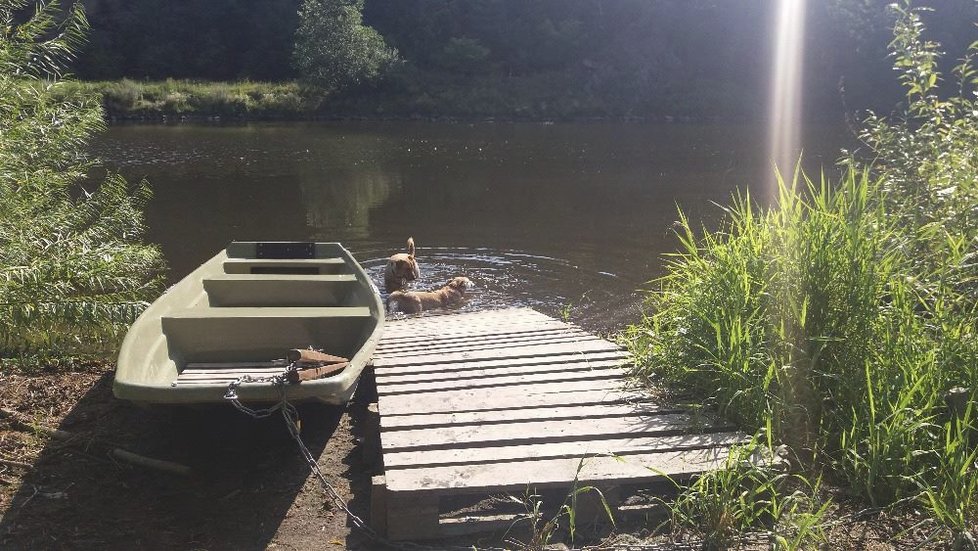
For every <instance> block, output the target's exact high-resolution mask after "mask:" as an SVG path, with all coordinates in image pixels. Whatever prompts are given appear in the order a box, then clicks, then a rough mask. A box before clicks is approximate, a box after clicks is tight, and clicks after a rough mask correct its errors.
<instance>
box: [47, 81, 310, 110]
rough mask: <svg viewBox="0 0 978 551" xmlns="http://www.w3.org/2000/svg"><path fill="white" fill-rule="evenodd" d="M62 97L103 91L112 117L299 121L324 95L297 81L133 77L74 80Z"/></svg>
mask: <svg viewBox="0 0 978 551" xmlns="http://www.w3.org/2000/svg"><path fill="white" fill-rule="evenodd" d="M60 93H61V94H62V95H61V97H63V98H67V97H70V96H72V95H77V94H81V95H98V94H101V95H102V105H103V107H104V110H105V114H106V116H107V117H109V118H110V119H160V118H173V119H179V118H180V117H194V118H206V117H222V118H224V117H226V118H232V119H233V118H247V119H275V120H297V119H306V118H311V117H313V116H315V114H316V113H317V110H318V108H319V105H320V104H321V103H322V99H321V98H320V97H319V96H317V95H315V94H308V93H306V92H305V91H304V90H303V88H302V87H301V86H299V85H298V84H296V83H294V82H285V83H268V82H236V83H234V84H227V83H221V82H206V83H205V82H193V81H187V80H173V79H170V80H166V81H163V82H140V81H134V80H129V79H123V80H120V81H105V82H82V81H70V82H66V83H64V85H63V86H62V87H61V89H60Z"/></svg>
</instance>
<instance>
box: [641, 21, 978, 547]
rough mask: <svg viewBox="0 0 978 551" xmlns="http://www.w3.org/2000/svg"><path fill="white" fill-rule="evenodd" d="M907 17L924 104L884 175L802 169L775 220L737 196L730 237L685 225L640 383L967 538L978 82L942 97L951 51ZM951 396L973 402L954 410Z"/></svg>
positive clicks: (975, 336) (868, 135)
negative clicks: (709, 408) (694, 399)
mask: <svg viewBox="0 0 978 551" xmlns="http://www.w3.org/2000/svg"><path fill="white" fill-rule="evenodd" d="M896 9H897V14H898V22H897V25H896V27H895V36H896V38H895V40H894V43H893V45H892V47H893V49H894V52H895V59H896V67H897V68H898V69H900V70H901V71H902V72H903V75H904V76H903V78H902V81H903V83H904V84H905V86H907V90H908V105H909V109H908V114H907V117H906V118H905V119H901V120H899V121H896V122H893V123H891V122H889V121H887V120H886V119H883V118H880V117H871V118H870V119H868V121H867V126H866V130H865V131H864V133H863V135H862V138H863V141H864V143H866V144H867V146H868V148H869V157H870V158H871V159H872V162H864V161H861V160H860V157H858V156H852V157H851V158H850V159H849V160H848V162H847V163H846V164H847V167H848V170H847V172H846V173H845V175H844V176H843V177H842V178H841V180H840V181H838V182H832V181H829V180H827V179H826V178H825V177H824V176H822V177H821V178H819V179H818V180H812V179H809V178H808V177H806V176H805V175H804V174H801V173H799V172H796V173H795V174H794V176H793V178H792V179H791V180H790V181H788V182H785V181H783V180H779V194H778V197H777V200H776V203H775V205H774V206H773V207H771V208H768V209H758V208H756V207H755V206H753V205H752V203H751V201H750V198H749V197H742V198H735V200H734V201H733V204H732V206H731V207H729V208H728V211H727V215H728V216H727V222H726V225H725V226H724V227H723V228H722V229H721V230H720V231H717V232H706V231H702V232H698V231H696V228H694V227H693V226H692V224H691V222H690V221H689V220H688V219H686V218H682V219H681V222H682V223H681V229H680V231H679V238H680V243H681V250H680V251H679V252H678V253H676V254H675V255H673V256H672V257H671V258H670V260H669V263H668V264H669V265H668V268H669V273H668V275H667V276H665V277H664V278H662V279H661V280H659V281H658V288H657V290H656V291H655V292H654V293H651V294H650V296H649V298H648V303H647V312H648V313H647V314H646V316H645V318H644V319H643V321H642V322H641V323H639V324H636V325H635V326H633V327H631V328H630V329H629V331H628V334H627V337H628V342H629V343H630V346H631V348H632V350H633V352H634V353H635V355H636V357H637V358H638V360H639V361H638V365H637V368H636V375H638V376H639V377H642V378H645V379H647V380H653V379H661V380H664V381H665V382H667V383H670V384H673V385H676V386H679V387H682V388H686V389H690V390H692V391H694V392H696V393H697V394H698V395H700V396H707V397H709V398H708V401H709V402H711V403H712V405H714V406H715V407H716V408H717V409H718V410H720V411H721V412H722V413H724V414H726V415H727V416H728V417H730V418H732V419H734V420H736V421H738V422H740V423H741V425H742V426H744V427H745V428H747V429H749V430H760V429H762V428H764V429H765V430H769V431H770V433H771V434H770V436H771V437H772V438H774V439H777V440H778V441H779V442H784V443H785V444H787V445H788V446H789V447H790V448H791V450H792V451H793V455H794V456H795V457H797V458H799V459H800V460H801V464H802V466H803V468H804V469H807V470H808V471H809V472H810V473H819V472H822V471H824V472H826V473H827V477H828V479H829V480H830V481H832V482H833V483H834V484H836V485H838V486H841V487H843V489H844V490H845V491H846V493H848V494H851V495H858V496H862V498H863V499H865V500H866V501H867V502H868V503H870V504H872V505H874V506H886V505H890V504H894V503H902V502H910V501H913V502H916V503H918V504H920V505H922V506H923V507H925V508H926V509H928V510H929V511H930V512H931V520H932V522H934V523H936V524H938V525H940V526H942V527H943V529H948V530H951V531H952V532H956V533H957V534H958V535H961V534H966V533H967V530H969V529H972V528H973V527H975V526H978V506H976V501H978V493H976V492H978V483H976V482H975V479H976V478H978V464H976V462H975V460H976V458H978V452H976V446H978V438H976V436H975V430H976V423H975V421H974V415H973V414H972V413H970V412H971V411H972V410H973V409H974V404H975V401H976V397H978V293H976V285H975V282H976V280H978V277H976V276H978V262H976V258H978V224H976V222H978V220H976V219H975V213H978V192H976V190H978V184H976V182H978V163H976V162H974V160H975V158H976V157H975V155H976V153H975V152H976V151H978V105H976V104H975V103H974V102H973V100H971V99H970V96H969V95H968V94H970V92H967V93H966V90H968V89H969V88H968V86H973V85H974V84H975V83H978V78H976V75H978V72H976V71H974V70H972V69H970V67H969V66H968V64H967V62H965V63H963V64H962V66H959V68H958V73H959V74H960V75H961V76H962V88H961V89H962V93H961V95H960V96H958V97H955V98H952V99H949V100H941V99H939V98H938V97H937V95H936V94H937V88H936V86H935V83H936V82H939V76H938V75H937V73H936V72H935V70H936V69H935V67H936V64H934V63H933V60H934V55H936V46H934V45H933V44H932V43H929V42H924V41H923V40H922V39H921V36H920V33H921V32H922V30H923V26H922V24H921V23H920V19H919V14H918V13H917V12H916V11H914V10H913V9H911V8H910V7H909V5H906V4H905V5H903V6H898V7H897V8H896ZM965 77H966V78H965ZM952 389H955V391H954V392H957V393H958V394H960V393H961V391H960V390H958V389H964V391H963V395H964V404H965V407H955V408H952V407H949V405H948V396H950V395H951V394H953V393H952ZM962 412H967V413H962Z"/></svg>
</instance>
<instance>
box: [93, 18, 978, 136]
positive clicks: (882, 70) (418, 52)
mask: <svg viewBox="0 0 978 551" xmlns="http://www.w3.org/2000/svg"><path fill="white" fill-rule="evenodd" d="M922 1H927V2H931V3H932V4H934V5H937V6H939V7H940V8H941V11H939V12H937V13H934V14H932V15H931V16H930V24H931V25H930V26H931V28H932V30H933V31H936V32H938V33H939V34H938V36H939V37H940V39H941V41H942V43H944V44H945V45H947V46H948V47H949V48H952V49H957V48H958V47H959V46H961V47H963V44H962V42H963V41H964V40H965V39H966V37H969V36H971V31H972V28H971V26H970V25H969V24H968V22H969V21H971V20H973V18H974V17H976V16H978V4H975V2H974V1H973V0H922ZM889 2H890V0H863V1H860V2H853V1H852V0H824V1H820V2H808V3H807V4H808V8H807V12H808V13H807V14H806V34H807V35H809V36H812V37H816V38H815V39H813V40H809V41H807V42H806V64H805V71H804V74H805V83H804V87H805V95H806V105H807V106H808V111H809V115H811V116H823V117H832V118H833V119H835V120H837V119H838V118H839V115H840V114H841V112H842V107H843V102H844V103H845V105H846V106H847V107H848V108H850V109H857V108H865V107H873V108H876V109H887V110H888V109H889V108H890V106H892V105H893V103H895V102H896V101H898V99H899V95H900V94H899V89H898V87H897V86H896V85H895V84H894V83H893V82H892V78H891V74H890V67H889V65H888V63H887V62H886V61H885V60H886V52H885V48H884V44H885V40H886V38H885V37H886V35H887V33H888V32H889V26H890V23H891V21H890V20H889V19H888V18H887V17H886V14H885V6H886V5H887V4H888V3H889ZM85 3H86V5H87V6H88V7H89V10H90V15H91V19H92V22H93V31H92V41H91V43H90V44H89V45H88V47H87V48H86V49H85V51H83V52H82V54H81V56H80V59H79V63H78V64H77V71H78V74H79V75H80V77H81V78H82V79H84V80H95V81H113V80H120V79H124V78H128V79H130V80H132V81H138V82H142V81H147V80H149V81H153V82H154V83H153V84H151V85H150V86H151V87H155V86H158V84H156V83H160V82H162V81H165V80H166V79H168V78H173V79H178V80H179V79H183V80H194V81H202V82H214V81H224V82H230V81H238V80H244V81H246V82H247V81H259V82H282V83H288V82H295V81H298V82H303V83H316V84H318V85H319V86H322V87H323V89H322V90H318V91H315V93H314V94H313V93H312V92H313V91H312V90H308V91H309V92H310V95H309V98H310V99H309V100H304V101H303V102H302V106H301V108H302V109H303V113H304V116H305V118H315V117H322V116H329V117H336V116H346V117H361V116H369V117H388V116H396V117H458V118H481V117H504V118H514V119H578V118H592V117H600V118H653V119H664V118H667V117H670V118H680V119H682V118H690V119H698V120H702V119H713V118H723V119H728V120H729V119H745V118H756V117H759V116H763V115H764V114H765V110H766V106H767V97H768V90H767V83H768V79H769V72H768V71H769V64H768V60H769V59H771V58H772V57H773V55H771V51H770V50H771V32H770V31H771V26H772V21H771V17H772V13H773V12H772V10H771V2H770V0H739V1H737V2H716V1H715V0H682V1H678V0H659V1H649V0H615V1H613V2H609V1H607V0H536V1H533V2H525V1H517V0H464V1H463V0H361V1H347V0H315V1H313V0H310V1H308V2H306V3H305V4H304V3H303V2H302V1H300V0H266V1H263V2H257V3H255V2H251V3H245V2H240V1H239V0H210V1H208V2H184V3H178V4H173V3H161V2H160V1H159V0H98V1H95V0H86V1H85ZM361 8H362V14H363V15H362V19H361V15H360V14H361ZM300 9H301V11H302V16H301V17H300V15H299V11H300ZM703 37H709V39H708V40H704V39H703ZM326 46H329V47H328V48H327V47H326ZM391 49H396V50H397V52H398V56H399V58H400V60H401V61H400V62H398V63H396V64H394V66H393V67H391V69H392V70H391V71H388V72H386V73H385V72H384V71H382V68H383V66H385V65H387V63H388V61H389V60H390V59H391V55H390V54H391ZM296 61H298V63H296ZM326 68H331V69H329V71H327V72H324V70H325V69H326ZM344 75H345V76H344ZM350 75H357V76H356V78H349V76H350ZM373 76H377V77H379V78H376V79H374V78H362V77H373ZM358 80H359V81H360V84H358V85H354V86H351V87H349V88H347V90H346V91H345V92H342V91H341V92H338V93H334V92H335V91H334V87H335V85H337V84H338V83H339V82H344V81H345V83H346V84H352V83H354V82H356V81H358ZM229 86H232V87H234V86H236V85H229ZM840 87H841V89H843V94H842V101H840ZM200 91H201V92H203V91H202V90H200ZM208 96H209V94H204V93H201V94H190V96H189V97H191V98H198V97H199V98H204V97H208ZM314 96H315V98H316V100H313V99H312V98H313V97H314ZM214 97H215V98H216V99H219V98H220V96H214ZM302 97H305V96H302ZM174 101H175V102H176V103H180V101H179V100H178V99H175V100H174ZM229 101H232V102H235V101H236V100H234V99H233V96H229ZM258 103H259V104H260V102H258ZM127 105H129V104H127V103H117V104H114V105H112V104H110V105H107V106H106V107H107V108H108V110H109V113H110V115H113V116H117V117H128V116H134V117H137V118H138V117H146V116H157V117H158V116H160V115H162V114H168V113H166V112H165V111H164V110H163V109H162V108H161V109H159V110H157V111H150V110H149V108H148V107H147V106H145V105H138V104H134V105H133V107H136V108H137V109H138V110H137V111H136V112H132V113H130V112H127V111H118V110H117V109H123V108H125V106H127ZM186 105H187V106H189V108H190V109H192V110H193V111H192V112H193V113H194V115H196V116H198V117H207V116H214V115H226V114H228V113H234V114H235V115H234V116H239V117H250V116H252V113H251V112H250V111H245V110H242V108H241V106H240V102H236V103H235V104H234V105H232V106H228V107H215V108H209V107H208V106H209V105H210V104H209V103H207V102H205V101H203V100H201V101H200V102H199V103H195V102H194V101H188V102H187V104H186ZM161 107H162V106H161ZM277 112H279V111H278V110H277V109H274V108H271V109H264V110H260V112H259V113H258V115H257V116H260V117H271V116H276V113H277ZM285 112H286V115H285V116H287V117H289V118H294V117H293V115H291V114H290V113H292V112H293V111H292V110H291V107H290V108H289V109H287V110H286V111H285ZM183 114H186V113H183Z"/></svg>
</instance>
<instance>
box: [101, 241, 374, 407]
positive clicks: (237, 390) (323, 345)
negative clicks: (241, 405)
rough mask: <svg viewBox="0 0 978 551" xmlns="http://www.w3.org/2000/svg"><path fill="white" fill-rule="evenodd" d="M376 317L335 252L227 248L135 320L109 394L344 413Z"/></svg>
mask: <svg viewBox="0 0 978 551" xmlns="http://www.w3.org/2000/svg"><path fill="white" fill-rule="evenodd" d="M383 323H384V307H383V303H382V302H381V300H380V294H379V293H378V291H377V288H376V287H375V286H374V284H373V283H372V282H371V281H370V279H369V277H368V276H367V274H366V273H365V272H364V271H363V268H361V267H360V265H359V264H358V263H357V261H356V260H355V259H354V258H353V256H352V255H351V254H350V253H349V251H347V250H346V249H345V248H343V246H342V245H340V244H339V243H294V242H232V243H231V244H229V245H228V246H227V248H226V249H225V250H223V251H221V252H219V253H218V254H217V255H215V256H214V257H213V258H211V259H210V260H208V261H207V262H205V263H204V264H203V265H201V266H200V267H199V268H197V269H196V270H194V271H193V272H191V273H190V274H189V275H188V276H187V277H185V278H183V279H182V280H180V282H178V283H177V284H176V285H174V286H173V287H171V288H170V289H169V290H167V291H166V292H165V293H164V294H163V295H162V296H161V297H160V298H159V299H157V300H156V301H155V302H153V304H151V305H150V306H149V307H148V308H147V309H146V310H145V311H144V312H143V313H142V315H140V316H139V318H138V319H136V321H135V323H133V325H132V327H131V328H130V329H129V332H128V333H127V334H126V337H125V340H124V341H123V343H122V349H121V350H120V352H119V361H118V364H117V367H116V375H115V382H114V384H113V387H112V388H113V392H114V394H115V395H116V397H118V398H122V399H125V400H130V401H133V402H137V403H146V404H199V403H209V402H210V403H214V402H221V401H224V400H225V395H226V394H228V390H229V387H232V388H233V390H234V394H235V397H236V398H237V399H238V400H240V401H241V402H255V403H269V402H277V401H279V400H280V399H281V397H282V393H283V392H285V393H286V395H287V397H288V399H289V400H290V401H302V400H318V401H320V402H324V403H328V404H342V403H345V402H347V401H348V400H349V399H350V398H351V397H352V395H353V392H354V390H356V385H357V381H358V379H359V377H360V373H361V372H362V371H363V368H364V366H365V365H366V364H367V362H368V361H369V359H370V356H371V354H372V353H373V350H374V348H375V347H376V346H377V342H378V341H379V339H380V334H381V331H382V330H383Z"/></svg>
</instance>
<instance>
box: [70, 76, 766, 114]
mask: <svg viewBox="0 0 978 551" xmlns="http://www.w3.org/2000/svg"><path fill="white" fill-rule="evenodd" d="M422 80H423V81H424V82H425V86H424V87H417V86H410V87H407V86H397V85H391V83H388V84H387V86H385V87H383V88H382V89H381V88H377V89H363V90H359V91H357V92H355V93H347V94H343V95H338V96H331V95H329V94H325V93H323V92H322V91H320V90H316V89H311V88H307V87H305V86H303V85H301V84H299V83H298V82H295V81H287V82H252V81H239V82H207V81H190V80H174V79H167V80H165V81H137V80H130V79H122V80H118V81H74V82H70V83H66V86H67V89H68V90H79V89H80V90H83V91H85V92H87V93H98V94H101V95H102V104H103V106H104V108H105V116H106V118H107V119H108V120H109V121H160V122H162V121H166V122H170V121H227V120H231V121H234V120H270V121H274V120H283V121H295V120H336V119H391V120H467V121H468V120H486V119H494V120H516V121H552V120H560V121H586V120H616V121H621V120H626V121H627V120H635V121H653V122H699V121H731V122H734V121H744V120H749V119H752V118H755V117H756V115H757V114H756V113H746V112H741V111H738V110H736V109H728V107H730V105H729V104H727V103H728V102H723V101H718V100H717V98H700V99H699V101H697V98H688V97H687V98H684V99H683V102H684V103H682V105H681V104H680V102H677V101H674V100H671V99H670V98H669V97H663V98H661V101H660V102H658V104H657V105H649V104H647V103H646V104H645V105H642V106H620V105H619V106H616V107H614V108H610V107H609V106H608V105H607V104H605V103H604V102H602V101H601V100H600V99H599V98H597V97H596V96H594V95H592V94H590V93H589V92H588V91H587V90H586V89H584V88H580V89H578V88H575V87H574V86H573V83H567V86H566V87H564V88H563V92H562V93H561V95H560V96H554V95H553V94H551V93H549V92H547V90H552V89H553V87H551V86H542V85H541V83H540V82H537V80H539V79H537V78H534V79H529V78H513V79H502V80H500V79H482V80H478V79H477V80H473V79H458V78H447V77H445V76H444V75H441V76H437V75H431V77H430V78H426V79H422ZM680 105H681V106H680Z"/></svg>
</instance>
